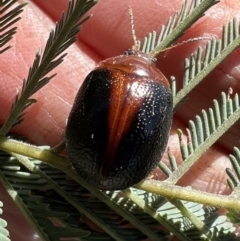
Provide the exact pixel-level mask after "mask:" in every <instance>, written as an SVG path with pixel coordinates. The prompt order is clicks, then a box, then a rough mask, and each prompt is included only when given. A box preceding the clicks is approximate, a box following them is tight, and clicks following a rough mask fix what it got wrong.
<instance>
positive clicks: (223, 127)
mask: <svg viewBox="0 0 240 241" xmlns="http://www.w3.org/2000/svg"><path fill="white" fill-rule="evenodd" d="M221 96H222V100H221V103H219V102H218V101H217V100H214V101H213V107H212V108H209V110H208V111H205V110H202V114H201V116H200V115H199V116H196V120H195V121H189V131H188V144H187V145H185V144H184V143H182V141H181V135H182V131H181V130H179V137H180V146H181V153H182V158H183V160H184V162H183V163H182V164H181V166H179V168H178V169H177V170H176V167H174V172H173V173H172V174H171V173H170V176H169V178H168V181H169V182H171V183H176V182H177V181H178V180H179V179H180V178H181V177H182V176H183V175H184V174H185V173H186V172H187V171H188V170H189V168H190V167H191V166H192V165H193V164H194V163H195V162H196V161H197V159H198V158H199V157H200V156H201V155H202V154H203V153H204V152H205V151H206V150H207V149H208V148H209V147H211V146H212V145H213V144H214V143H215V142H216V140H217V139H218V138H219V137H220V136H221V135H222V134H224V133H225V132H226V131H227V130H228V129H229V128H230V127H231V126H232V125H233V124H234V123H235V122H236V121H237V120H238V119H239V118H240V107H239V106H240V105H239V97H238V94H235V96H234V97H233V98H232V97H231V91H230V92H229V93H228V95H227V94H225V93H222V95H221ZM193 154H194V155H193ZM172 159H173V160H174V158H172ZM173 165H176V164H173Z"/></svg>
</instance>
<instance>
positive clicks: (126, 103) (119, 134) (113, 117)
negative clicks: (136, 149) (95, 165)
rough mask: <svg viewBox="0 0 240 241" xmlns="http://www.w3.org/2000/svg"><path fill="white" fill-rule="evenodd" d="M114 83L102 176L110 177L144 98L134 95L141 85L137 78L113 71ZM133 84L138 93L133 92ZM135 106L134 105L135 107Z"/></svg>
mask: <svg viewBox="0 0 240 241" xmlns="http://www.w3.org/2000/svg"><path fill="white" fill-rule="evenodd" d="M111 74H112V78H113V83H112V86H111V94H110V103H109V105H110V108H109V113H108V130H109V135H108V144H107V148H106V153H105V159H104V163H103V165H102V166H103V169H102V175H103V176H104V177H108V176H109V174H110V172H111V169H112V167H113V165H114V161H115V156H116V153H117V150H118V148H119V145H120V142H121V140H122V138H124V136H125V134H126V133H127V132H128V130H129V128H130V127H131V124H132V121H133V118H134V117H135V116H136V114H137V112H138V110H139V107H140V106H141V104H142V101H143V100H144V98H142V96H141V98H136V96H135V95H134V93H135V92H137V89H138V88H139V86H140V85H141V82H139V79H138V77H137V76H134V75H130V76H131V77H130V76H129V74H127V73H124V72H122V71H120V70H115V71H112V73H111ZM133 83H134V84H135V89H136V91H135V92H134V90H133ZM133 104H134V105H133Z"/></svg>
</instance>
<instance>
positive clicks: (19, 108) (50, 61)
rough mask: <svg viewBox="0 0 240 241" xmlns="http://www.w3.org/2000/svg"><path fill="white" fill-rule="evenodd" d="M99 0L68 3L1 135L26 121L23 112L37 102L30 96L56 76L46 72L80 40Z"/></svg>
mask: <svg viewBox="0 0 240 241" xmlns="http://www.w3.org/2000/svg"><path fill="white" fill-rule="evenodd" d="M96 3H97V1H96V0H90V1H87V0H72V1H70V2H69V6H68V11H67V13H63V14H62V18H61V19H60V21H59V23H57V24H56V27H55V29H54V30H52V31H51V33H50V35H49V38H48V41H47V43H46V47H45V49H44V52H43V54H41V51H39V52H38V53H37V55H36V57H35V59H34V62H33V65H32V67H31V68H30V69H29V73H28V77H27V79H26V80H24V81H23V85H22V92H21V95H20V96H19V94H18V93H17V94H16V98H15V102H14V103H13V107H12V110H11V112H10V114H9V117H8V119H7V121H6V122H5V124H4V125H3V127H2V128H1V130H0V135H6V134H7V133H8V132H9V130H10V129H11V128H12V127H13V126H14V125H16V124H17V123H20V122H21V121H22V120H23V114H22V113H23V111H24V110H25V109H26V108H27V107H29V105H31V104H32V103H35V101H32V99H30V97H31V96H32V95H33V94H34V93H35V92H36V91H38V90H39V89H40V88H42V87H43V86H44V85H46V84H47V83H48V82H49V81H50V80H51V79H52V78H53V77H54V76H55V74H53V75H52V76H47V77H46V75H47V74H48V73H49V72H50V71H52V70H53V69H54V68H55V67H56V66H58V65H59V64H60V63H62V61H63V58H64V57H65V56H66V53H63V51H65V50H66V49H67V48H68V47H69V46H70V45H71V44H72V43H74V42H75V41H76V39H77V37H76V34H77V33H78V32H79V31H80V26H81V25H82V24H83V23H84V22H85V21H86V20H87V19H89V17H90V16H86V17H85V18H83V19H82V20H81V18H82V17H83V15H84V14H85V13H86V12H87V11H88V10H89V9H90V8H91V7H92V6H94V5H95V4H96Z"/></svg>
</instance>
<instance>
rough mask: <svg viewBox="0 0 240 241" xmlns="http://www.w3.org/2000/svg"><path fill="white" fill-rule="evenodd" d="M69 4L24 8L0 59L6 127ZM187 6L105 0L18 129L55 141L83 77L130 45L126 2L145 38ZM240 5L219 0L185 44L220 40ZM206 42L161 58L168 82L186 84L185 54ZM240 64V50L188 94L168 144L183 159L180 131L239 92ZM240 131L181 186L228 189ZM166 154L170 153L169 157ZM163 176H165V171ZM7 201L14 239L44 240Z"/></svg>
mask: <svg viewBox="0 0 240 241" xmlns="http://www.w3.org/2000/svg"><path fill="white" fill-rule="evenodd" d="M33 2H34V3H35V4H34V3H33ZM67 3H68V1H67V0H51V1H42V0H35V1H32V2H30V3H29V4H28V6H27V7H26V9H25V11H24V12H23V13H22V20H21V21H20V22H19V23H18V27H19V28H18V33H17V35H16V37H15V38H14V39H13V40H12V42H11V44H12V45H13V47H12V48H11V49H10V50H9V51H7V52H6V53H4V54H3V55H1V58H0V66H1V72H0V78H1V81H0V90H2V91H1V96H0V103H1V105H0V108H1V111H0V124H3V123H4V121H5V120H6V118H7V115H8V113H9V110H10V107H11V103H12V101H13V99H14V97H15V93H16V89H17V88H18V89H21V85H22V80H23V79H24V78H26V76H27V73H28V69H29V67H30V66H31V63H32V61H33V59H34V56H35V53H36V52H37V51H38V49H39V47H44V43H45V41H46V39H47V37H48V34H49V31H50V30H51V29H52V28H53V26H54V22H56V21H57V20H58V19H59V17H60V15H61V12H62V11H63V10H64V9H66V6H67ZM182 3H183V1H179V0H173V1H170V2H169V1H168V0H155V1H139V0H132V1H128V0H121V1H117V0H114V1H111V0H102V1H100V2H99V4H97V6H95V7H94V8H93V9H91V10H90V13H93V17H92V18H91V19H90V20H89V21H88V22H87V23H86V24H84V26H83V29H82V31H81V33H80V34H79V38H78V41H77V43H76V44H75V45H74V46H72V47H71V48H70V49H69V50H68V56H67V57H66V59H65V62H64V63H63V64H61V65H60V66H59V67H58V68H57V69H56V70H54V73H55V72H57V73H58V75H57V76H56V77H55V78H54V79H53V80H51V82H50V83H49V84H48V85H47V86H45V87H44V88H43V89H42V90H40V91H39V92H38V93H37V94H36V95H35V98H37V99H38V102H37V103H36V104H34V105H33V106H31V107H30V108H29V109H28V113H27V114H26V116H25V121H24V122H23V123H22V124H21V125H19V126H17V127H15V128H14V129H13V130H14V131H15V132H17V133H19V134H21V135H24V136H25V137H27V138H28V140H29V141H30V142H32V143H34V144H36V145H43V144H44V145H45V144H48V145H50V146H54V145H56V144H57V143H58V142H59V141H60V139H61V138H62V137H63V136H64V130H65V123H66V119H67V118H68V114H69V111H70V109H71V106H72V104H73V101H74V97H75V95H76V92H77V90H78V88H79V86H81V84H82V82H83V80H84V78H85V76H86V75H87V74H88V73H89V72H90V71H91V70H92V69H93V68H94V67H95V66H97V63H98V62H99V61H101V60H103V59H105V58H108V57H112V56H117V55H119V54H122V53H123V52H124V51H125V50H126V49H128V48H129V47H131V46H132V43H133V42H132V38H131V28H130V24H129V17H128V5H130V6H131V7H132V9H133V13H134V19H135V32H136V35H137V38H139V39H142V38H143V37H144V36H145V35H146V34H147V33H148V32H150V31H152V30H157V31H158V30H159V28H160V26H161V25H162V24H166V22H167V19H168V17H169V16H171V15H172V14H173V13H174V12H175V11H179V10H180V8H181V4H182ZM239 9H240V2H239V1H235V0H226V1H221V2H220V3H219V4H217V5H215V6H214V7H212V8H211V9H210V10H208V11H207V13H206V15H205V16H204V17H203V18H201V19H200V20H199V21H198V22H197V23H195V24H194V25H193V26H192V27H191V28H190V29H189V30H188V31H186V33H185V35H184V36H183V37H182V38H181V39H180V40H179V42H181V41H183V40H186V39H190V38H193V37H199V36H205V37H206V36H207V37H216V38H218V37H220V36H221V28H222V25H223V24H226V23H227V22H228V21H230V20H231V19H232V18H233V17H237V18H238V19H239V17H240V13H239ZM153 16H154V17H153ZM205 44H206V41H197V42H192V43H189V44H185V45H182V46H180V47H177V48H174V49H171V50H169V51H166V52H164V53H162V54H161V55H160V56H159V57H158V63H157V66H158V67H159V69H160V70H161V71H162V72H163V73H164V74H165V76H166V77H167V78H168V79H169V77H170V76H171V75H174V76H176V78H177V80H178V81H179V83H180V81H181V78H182V75H183V62H184V58H186V57H189V56H190V54H191V53H192V52H194V51H195V50H196V48H197V46H199V45H201V46H203V47H204V46H205ZM239 62H240V58H239V50H235V51H234V53H233V54H231V55H230V56H229V57H228V58H227V59H226V60H225V61H224V62H223V63H222V64H220V65H219V66H218V67H217V68H216V69H215V70H214V71H213V72H212V73H211V74H210V75H209V76H208V77H207V78H206V79H205V80H204V81H203V83H201V84H200V85H199V86H198V87H197V88H196V89H194V91H192V93H190V95H189V96H188V100H186V101H185V102H184V103H183V104H182V105H181V106H180V108H179V109H178V110H177V112H176V113H175V115H174V122H173V126H172V130H171V133H170V138H169V142H168V146H169V147H170V148H171V152H172V153H173V154H174V155H175V156H176V159H177V160H180V161H181V157H180V154H179V145H178V139H177V136H176V130H177V128H181V129H182V130H184V131H185V128H186V126H187V122H188V120H189V119H193V118H194V117H195V115H196V114H200V111H201V109H207V108H209V107H210V106H211V103H212V99H213V98H217V99H220V93H221V91H224V92H227V91H228V89H229V87H232V88H233V91H234V93H238V92H239V89H240V84H239V81H240V80H239V77H238V76H239V71H240V70H239V66H240V65H239ZM179 85H180V84H179ZM239 128H240V123H239V122H238V123H237V124H235V125H234V126H233V127H232V128H231V129H230V130H229V131H228V132H227V133H226V134H224V136H223V137H222V138H221V139H220V140H219V141H218V142H217V143H216V144H215V145H214V146H213V147H211V149H210V150H209V151H208V152H207V153H206V154H205V155H203V156H202V157H201V158H200V159H199V160H198V162H197V163H196V164H195V165H194V167H193V168H192V169H191V170H190V172H188V173H187V174H186V175H185V176H184V177H183V178H182V179H181V180H180V182H179V183H178V184H180V185H184V186H188V185H190V186H192V187H193V188H195V189H198V190H204V191H207V192H213V193H219V194H229V193H230V190H229V188H228V187H227V184H226V178H227V177H226V174H225V171H224V170H225V168H226V167H230V163H229V160H228V156H227V155H228V154H230V153H232V147H233V146H239V135H238V133H239ZM166 158H167V157H166V155H164V157H163V161H165V160H166ZM158 178H159V179H164V178H165V177H164V175H162V174H161V173H160V174H158ZM1 194H2V192H1ZM6 198H7V196H4V195H1V198H0V200H2V201H3V202H4V218H5V219H6V220H7V221H8V226H9V229H10V232H11V239H12V241H17V240H18V241H22V240H25V241H28V240H29V241H30V240H31V241H32V240H40V239H37V238H34V239H33V235H34V231H33V230H32V229H31V228H30V227H29V226H27V223H26V224H25V223H24V221H23V220H22V216H21V214H18V215H16V214H15V212H14V211H13V210H14V204H10V201H4V200H6ZM13 214H14V215H13ZM20 224H21V225H20ZM23 228H25V229H23ZM23 230H24V231H23Z"/></svg>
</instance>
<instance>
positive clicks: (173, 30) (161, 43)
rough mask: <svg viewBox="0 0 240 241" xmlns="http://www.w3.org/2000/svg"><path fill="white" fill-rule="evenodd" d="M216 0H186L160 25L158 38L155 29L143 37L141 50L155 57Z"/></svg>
mask: <svg viewBox="0 0 240 241" xmlns="http://www.w3.org/2000/svg"><path fill="white" fill-rule="evenodd" d="M218 2H219V1H216V0H193V1H191V3H189V1H188V0H186V1H185V2H184V3H183V5H182V9H181V11H180V13H177V12H176V13H175V14H174V15H173V16H171V17H170V18H169V19H168V23H167V25H166V26H165V25H163V26H162V28H161V30H160V34H159V36H158V39H156V32H155V31H153V32H152V33H150V34H149V35H148V37H145V39H144V43H143V46H142V51H143V52H145V53H150V55H151V56H153V57H156V56H157V55H158V54H159V53H160V52H162V51H163V50H164V49H166V48H167V47H168V46H170V45H171V44H172V43H173V42H174V41H175V40H176V39H177V38H179V37H180V36H181V35H182V34H183V33H184V31H185V30H186V29H187V28H189V27H190V26H191V25H192V24H193V23H194V22H196V20H197V19H199V18H201V17H202V16H203V15H204V13H205V12H206V11H207V10H208V9H209V8H210V7H212V6H213V5H214V4H216V3H218Z"/></svg>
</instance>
